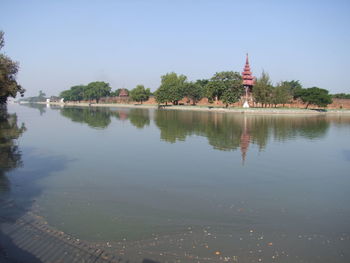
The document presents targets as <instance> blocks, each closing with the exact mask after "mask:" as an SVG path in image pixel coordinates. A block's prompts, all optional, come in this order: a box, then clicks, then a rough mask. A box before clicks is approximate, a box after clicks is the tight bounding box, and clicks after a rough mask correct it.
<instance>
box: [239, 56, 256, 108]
mask: <svg viewBox="0 0 350 263" xmlns="http://www.w3.org/2000/svg"><path fill="white" fill-rule="evenodd" d="M242 79H243V86H244V89H245V101H244V104H243V108H249V103H248V93H249V92H251V91H252V88H253V86H254V84H255V78H254V77H253V75H252V72H251V71H250V66H249V60H248V53H247V56H246V60H245V66H244V69H243V72H242Z"/></svg>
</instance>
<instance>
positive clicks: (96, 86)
mask: <svg viewBox="0 0 350 263" xmlns="http://www.w3.org/2000/svg"><path fill="white" fill-rule="evenodd" d="M110 92H111V87H110V86H109V84H108V83H106V82H103V81H95V82H91V83H89V84H88V85H87V87H86V89H85V94H84V99H88V100H96V102H97V103H98V102H99V100H100V98H102V97H106V96H108V95H109V94H110Z"/></svg>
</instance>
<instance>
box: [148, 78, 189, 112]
mask: <svg viewBox="0 0 350 263" xmlns="http://www.w3.org/2000/svg"><path fill="white" fill-rule="evenodd" d="M186 80H187V77H186V76H184V75H177V74H176V73H175V72H171V73H167V74H165V75H163V76H161V85H160V87H159V89H158V90H157V91H156V92H155V97H156V100H157V102H158V103H166V104H167V103H168V102H172V103H173V104H174V105H177V104H178V102H179V100H181V99H182V98H183V97H184V89H185V86H186Z"/></svg>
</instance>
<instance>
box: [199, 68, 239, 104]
mask: <svg viewBox="0 0 350 263" xmlns="http://www.w3.org/2000/svg"><path fill="white" fill-rule="evenodd" d="M205 89H206V92H205V93H206V96H207V97H208V100H209V101H210V102H212V101H214V100H215V101H218V100H220V99H223V100H225V102H224V103H225V104H226V107H228V104H231V103H234V102H236V101H238V100H239V98H240V96H241V95H242V94H243V83H242V77H241V75H240V74H239V73H238V72H233V71H222V72H217V73H215V75H214V76H213V77H212V78H211V79H210V81H209V82H208V83H207V85H206V87H205ZM237 98H238V99H237Z"/></svg>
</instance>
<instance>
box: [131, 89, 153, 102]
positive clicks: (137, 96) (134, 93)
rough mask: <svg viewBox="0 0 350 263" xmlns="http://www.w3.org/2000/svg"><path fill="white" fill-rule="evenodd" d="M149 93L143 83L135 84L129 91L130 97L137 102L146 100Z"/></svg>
mask: <svg viewBox="0 0 350 263" xmlns="http://www.w3.org/2000/svg"><path fill="white" fill-rule="evenodd" d="M150 94H151V91H150V89H145V87H144V86H143V85H137V86H136V88H134V89H132V90H131V91H130V96H131V99H132V100H134V101H137V102H141V104H142V102H143V101H146V100H148V98H149V96H150Z"/></svg>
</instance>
